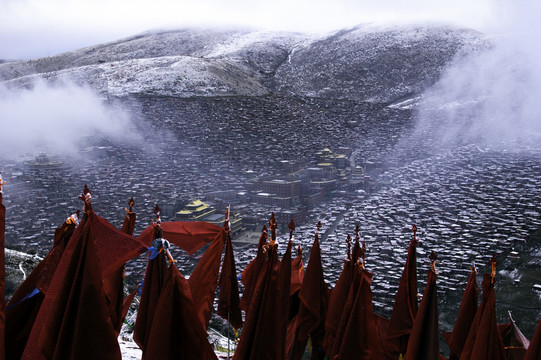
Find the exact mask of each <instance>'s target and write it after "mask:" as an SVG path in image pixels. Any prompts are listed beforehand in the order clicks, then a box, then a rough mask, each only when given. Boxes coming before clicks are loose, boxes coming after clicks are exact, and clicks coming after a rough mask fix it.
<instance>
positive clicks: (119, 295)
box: [103, 212, 136, 333]
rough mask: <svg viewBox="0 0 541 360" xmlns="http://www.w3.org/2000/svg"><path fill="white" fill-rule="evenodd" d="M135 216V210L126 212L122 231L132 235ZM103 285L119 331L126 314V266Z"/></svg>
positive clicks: (114, 273)
mask: <svg viewBox="0 0 541 360" xmlns="http://www.w3.org/2000/svg"><path fill="white" fill-rule="evenodd" d="M135 218H136V214H135V213H134V212H130V213H128V214H126V216H125V217H124V222H123V224H122V229H121V230H120V231H121V232H123V233H125V234H128V235H132V234H133V229H134V227H135ZM103 287H104V289H105V294H106V295H107V298H108V299H109V306H110V307H111V321H112V322H113V327H114V328H115V330H116V332H117V333H119V332H120V329H121V328H122V321H123V320H124V317H125V316H126V315H125V314H124V266H121V267H120V268H119V269H118V270H116V271H114V272H113V273H112V274H111V275H110V276H108V277H107V278H105V279H103ZM128 307H129V306H128Z"/></svg>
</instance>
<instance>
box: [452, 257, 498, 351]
mask: <svg viewBox="0 0 541 360" xmlns="http://www.w3.org/2000/svg"><path fill="white" fill-rule="evenodd" d="M489 264H490V265H491V267H492V273H491V274H485V275H484V277H483V299H482V301H481V305H480V306H479V309H477V313H476V314H475V318H474V320H473V323H472V326H471V328H470V331H469V333H468V337H467V339H466V342H465V344H464V348H463V349H462V354H461V355H460V359H461V360H478V359H491V360H505V359H506V356H505V349H504V345H503V339H502V337H501V335H500V331H499V330H498V324H497V322H496V296H495V293H494V278H495V272H496V258H495V257H494V256H493V257H492V259H491V260H490V263H489Z"/></svg>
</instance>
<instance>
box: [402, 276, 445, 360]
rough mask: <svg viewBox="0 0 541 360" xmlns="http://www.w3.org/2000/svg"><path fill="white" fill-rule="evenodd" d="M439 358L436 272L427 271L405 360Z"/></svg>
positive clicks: (432, 359)
mask: <svg viewBox="0 0 541 360" xmlns="http://www.w3.org/2000/svg"><path fill="white" fill-rule="evenodd" d="M439 357H440V333H439V326H438V293H437V288H436V272H435V271H434V269H432V268H431V269H430V270H429V271H428V279H427V281H426V287H425V291H424V293H423V299H422V300H421V304H420V305H419V311H418V312H417V316H415V321H414V322H413V328H412V331H411V334H410V337H409V341H408V347H407V351H406V359H416V360H435V359H439Z"/></svg>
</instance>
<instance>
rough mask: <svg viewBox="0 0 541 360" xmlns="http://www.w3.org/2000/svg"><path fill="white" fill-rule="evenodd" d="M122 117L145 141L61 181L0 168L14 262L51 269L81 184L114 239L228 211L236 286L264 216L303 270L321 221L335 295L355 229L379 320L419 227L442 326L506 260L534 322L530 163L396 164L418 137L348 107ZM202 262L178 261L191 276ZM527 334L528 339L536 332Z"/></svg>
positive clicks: (162, 111)
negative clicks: (20, 257)
mask: <svg viewBox="0 0 541 360" xmlns="http://www.w3.org/2000/svg"><path fill="white" fill-rule="evenodd" d="M124 106H126V107H129V108H130V109H131V111H132V112H133V117H134V119H136V121H135V123H134V124H135V125H136V126H137V127H138V128H139V130H140V131H141V133H144V134H145V136H144V139H145V140H143V138H142V139H140V140H139V141H134V142H132V143H130V144H121V145H120V144H117V143H115V142H114V141H112V140H110V139H109V140H108V139H100V140H99V141H96V144H94V147H93V149H94V150H92V151H90V152H88V151H89V150H88V149H87V150H86V151H87V152H86V154H87V155H88V156H82V157H76V158H70V157H61V156H54V155H52V154H51V155H50V156H49V160H48V162H50V163H54V164H57V165H58V162H59V161H61V162H62V166H51V167H47V166H32V163H33V162H34V163H36V162H38V161H37V160H34V159H33V158H29V159H27V160H28V161H29V162H28V163H27V164H25V163H23V162H18V161H7V160H1V161H2V162H1V163H0V167H1V171H2V175H3V178H4V179H5V180H7V182H8V184H7V185H6V186H5V187H4V188H3V190H4V204H5V205H6V207H7V219H6V220H7V221H6V244H7V246H8V247H11V248H15V249H18V250H23V251H26V252H28V253H37V254H40V255H44V254H45V253H46V252H47V251H48V250H49V248H50V246H51V245H52V239H53V234H54V229H55V228H56V227H57V226H59V225H60V224H61V223H62V222H63V221H64V220H65V219H66V218H67V217H68V216H69V215H70V214H71V213H72V212H73V211H75V210H77V209H79V208H81V207H82V202H81V201H80V200H79V199H78V198H77V197H78V195H79V194H80V193H81V192H82V189H83V186H84V184H88V186H89V187H90V189H91V191H92V197H93V201H92V204H93V207H94V209H95V211H96V213H97V214H98V215H99V216H102V217H104V218H105V219H107V220H108V221H109V222H111V223H112V224H113V225H116V226H118V227H120V225H121V223H122V220H123V217H124V214H125V211H124V208H125V207H126V206H127V203H128V200H129V199H130V198H131V197H133V198H134V200H135V206H134V210H135V212H136V213H137V223H136V229H135V234H138V233H139V232H140V231H141V230H142V229H144V228H145V227H146V226H148V225H149V224H150V223H151V221H152V219H153V218H154V214H153V209H154V205H155V204H159V205H160V207H161V208H162V220H163V221H172V220H189V221H194V220H195V221H199V220H201V221H210V222H215V223H218V224H220V223H223V221H224V220H225V217H224V216H225V209H226V207H227V206H230V207H231V214H232V218H231V220H232V227H233V228H234V232H235V234H239V235H240V234H242V233H243V231H244V230H251V231H256V233H254V239H253V240H252V243H242V244H241V243H238V242H237V243H236V244H235V245H236V246H235V252H236V257H237V269H239V270H241V269H243V268H244V267H245V266H246V265H247V263H248V262H249V261H250V260H251V259H252V258H253V256H254V255H255V247H254V244H253V242H257V237H258V235H257V232H258V231H260V229H261V227H262V226H263V225H264V224H267V223H268V220H269V217H270V214H271V213H273V212H274V213H275V216H276V219H277V221H278V223H279V225H280V228H279V229H278V232H279V234H280V235H281V236H280V239H279V241H280V243H281V244H284V245H283V246H282V245H280V251H282V252H283V251H284V250H285V243H286V238H287V236H288V233H289V231H288V229H287V224H288V223H289V221H290V220H291V219H293V220H294V221H295V223H296V224H297V229H296V230H295V235H294V241H295V242H296V243H298V244H300V245H302V247H303V249H304V250H305V251H304V253H303V254H304V256H305V261H308V256H309V249H310V248H311V244H312V241H313V237H314V232H315V231H316V227H315V224H316V223H317V222H318V221H321V222H322V224H323V226H322V229H321V231H320V238H321V246H322V249H323V261H324V269H325V276H326V281H327V282H328V284H329V286H330V287H333V286H334V284H335V282H336V280H337V278H338V275H339V272H340V270H341V266H342V264H343V259H344V258H345V251H346V241H345V240H346V237H347V235H348V234H349V235H351V236H352V237H354V236H355V233H354V228H355V226H356V225H357V224H359V226H360V229H361V231H360V234H359V235H360V236H361V239H362V240H364V241H366V242H367V247H368V253H367V268H368V269H369V270H371V271H373V272H374V281H373V291H374V305H375V309H376V311H379V312H382V313H385V312H387V311H389V308H390V306H392V297H393V294H394V293H395V291H396V287H397V286H398V278H399V276H400V272H401V270H402V266H403V264H404V261H405V256H406V251H407V245H408V242H409V240H410V239H411V226H412V225H413V224H414V223H415V224H417V226H418V227H419V233H418V235H419V238H420V241H421V245H420V247H419V250H418V258H419V271H418V273H419V283H420V285H419V286H420V292H422V286H423V285H422V284H423V282H424V279H425V273H426V269H427V264H428V261H427V260H426V259H425V255H428V254H429V253H430V251H432V250H434V251H435V252H436V253H438V269H439V272H440V274H439V276H440V281H439V291H440V293H441V294H445V295H446V297H447V298H448V299H449V301H448V304H444V305H443V309H444V311H443V315H442V316H443V317H446V316H447V317H448V318H449V321H448V323H452V321H454V319H451V318H452V316H454V315H453V314H454V313H453V311H455V310H457V309H453V306H455V305H456V304H459V302H460V301H459V300H456V298H457V297H460V296H461V291H462V290H463V286H464V285H465V283H464V281H465V278H466V276H467V274H468V271H469V266H470V264H471V262H472V261H476V263H477V264H478V265H479V267H480V268H482V266H483V265H484V264H485V263H486V261H488V257H489V256H491V255H492V254H494V253H495V254H497V255H500V256H501V257H502V259H505V261H502V263H501V264H500V265H501V268H500V269H501V271H503V272H502V274H507V275H506V276H503V275H502V277H501V281H509V284H510V285H509V287H510V288H511V289H514V294H515V295H516V294H522V299H527V300H526V301H530V303H529V305H528V307H529V308H534V309H537V310H536V311H538V312H539V314H541V304H539V302H540V301H541V300H540V297H539V294H537V293H536V292H535V290H534V285H536V283H535V281H534V280H532V278H531V277H528V276H526V273H523V272H522V270H517V271H516V272H515V273H513V271H514V270H515V269H524V267H525V266H526V268H527V267H528V266H529V264H538V265H541V258H540V257H539V256H537V255H535V254H536V252H534V251H530V252H528V255H529V256H530V257H528V258H527V259H524V258H522V257H521V256H523V254H522V252H521V251H520V248H521V246H524V244H525V241H526V239H527V238H528V235H529V234H531V233H532V232H533V231H535V230H537V228H538V227H539V225H541V221H540V219H541V216H540V215H541V213H540V211H539V207H538V204H540V203H541V175H540V174H541V160H540V159H541V158H540V157H539V156H538V155H539V154H538V153H537V152H536V151H537V150H535V149H533V150H531V151H526V152H508V151H507V152H501V151H496V150H491V149H479V148H478V147H475V146H472V147H461V148H459V149H457V150H454V151H449V152H447V153H441V154H439V155H432V156H430V155H428V154H422V153H420V150H419V149H417V152H415V149H413V150H412V149H411V148H409V149H406V150H404V151H402V150H401V149H400V148H397V147H396V145H397V143H398V141H399V139H400V134H403V133H406V132H407V129H408V128H409V127H411V113H410V112H408V111H403V110H398V109H392V108H389V107H385V106H383V105H377V104H364V103H355V102H349V101H338V100H328V99H296V100H291V99H289V100H287V101H286V99H281V98H227V99H177V98H156V97H148V98H138V99H128V100H126V101H125V102H124ZM314 124H323V126H314ZM89 154H91V155H92V156H90V155H89ZM532 154H533V155H532ZM38 155H39V154H36V155H35V156H38ZM406 155H407V156H406ZM39 162H40V163H41V162H42V163H45V162H47V161H45V159H44V158H43V157H42V158H40V159H39ZM235 237H236V236H234V239H233V240H234V241H235ZM200 255H201V254H200V253H197V254H196V255H195V257H194V258H190V257H188V256H187V255H186V254H185V253H183V252H182V251H181V250H178V251H177V252H175V253H174V256H175V258H176V259H177V260H178V264H179V268H180V269H181V271H182V272H183V273H186V274H189V273H190V271H191V269H192V267H193V265H194V263H195V262H196V259H197V257H198V256H200ZM519 260H520V262H518V261H519ZM537 262H539V263H537ZM145 265H146V259H143V257H141V258H139V259H136V260H135V261H134V262H133V263H132V264H131V265H130V267H129V268H128V279H130V281H132V284H133V283H137V282H138V281H140V280H141V276H142V274H143V273H144V266H145ZM500 265H499V266H500ZM509 274H514V275H509ZM515 295H513V296H515ZM517 296H518V295H517ZM512 302H513V306H511V307H513V309H514V310H515V311H516V312H519V313H520V312H521V311H523V310H522V308H524V307H525V306H524V302H521V301H519V300H517V299H513V301H512ZM530 311H531V310H530ZM519 315H520V314H519ZM518 317H519V316H518V315H517V318H518ZM521 318H525V317H524V316H522V317H521ZM531 318H532V322H533V321H534V320H535V319H538V318H539V316H535V317H531ZM443 323H444V324H445V319H444V321H443ZM519 325H522V324H519ZM521 329H523V331H524V332H525V333H526V334H527V335H531V334H529V331H530V329H529V328H528V325H525V326H521Z"/></svg>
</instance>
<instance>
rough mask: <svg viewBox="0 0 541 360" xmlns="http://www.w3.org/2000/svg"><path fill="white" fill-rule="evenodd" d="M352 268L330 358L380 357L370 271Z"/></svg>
mask: <svg viewBox="0 0 541 360" xmlns="http://www.w3.org/2000/svg"><path fill="white" fill-rule="evenodd" d="M353 271H354V274H353V279H352V286H351V287H350V291H349V293H348V297H347V300H346V302H345V303H344V311H343V312H342V315H341V317H340V323H339V325H338V330H337V332H336V338H335V340H334V344H333V350H332V351H331V352H330V353H331V355H330V357H331V358H332V359H359V360H368V359H370V360H381V359H383V351H382V347H381V344H380V341H379V336H378V330H377V325H376V317H375V316H374V313H373V310H372V290H371V288H370V285H371V283H372V274H371V273H370V272H368V271H366V270H365V269H363V268H360V267H359V266H356V267H355V268H354V269H353Z"/></svg>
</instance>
